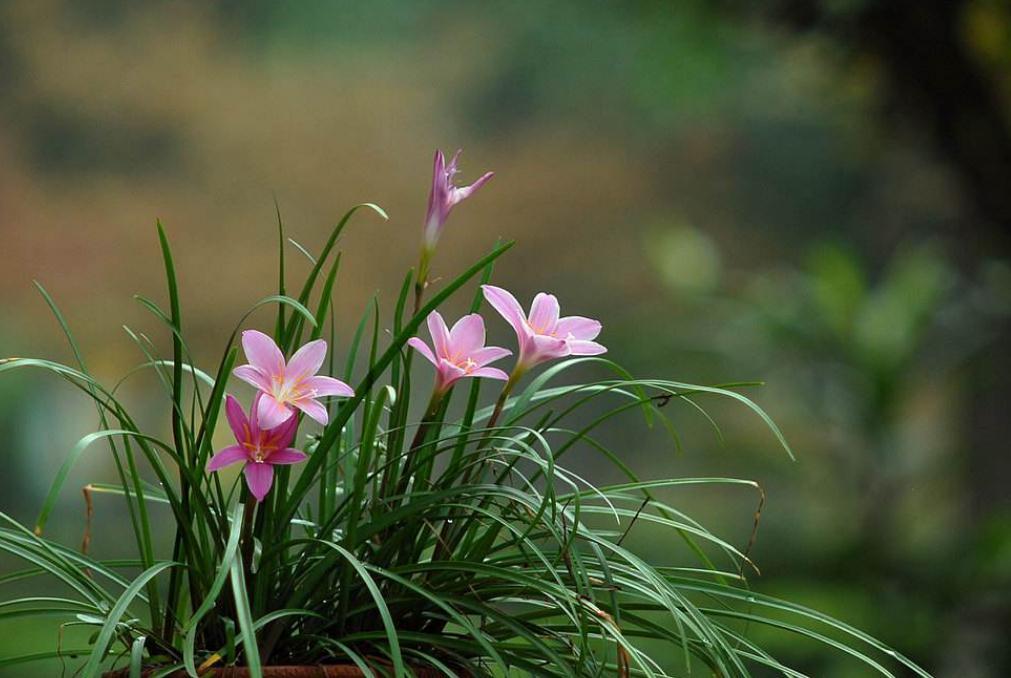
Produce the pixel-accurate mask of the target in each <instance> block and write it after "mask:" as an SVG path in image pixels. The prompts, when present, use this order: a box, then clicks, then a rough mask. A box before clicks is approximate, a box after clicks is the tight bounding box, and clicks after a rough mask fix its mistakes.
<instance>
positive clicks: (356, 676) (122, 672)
mask: <svg viewBox="0 0 1011 678" xmlns="http://www.w3.org/2000/svg"><path fill="white" fill-rule="evenodd" d="M157 670H158V669H145V670H144V671H143V672H142V673H141V676H142V677H143V678H148V677H149V676H151V675H153V674H154V673H155V672H156V671H157ZM412 671H413V672H414V675H415V676H417V677H418V678H437V677H438V676H442V675H443V674H442V673H441V672H439V671H435V670H434V669H412ZM364 675H365V674H363V673H362V672H361V670H360V669H359V668H358V667H357V666H344V665H335V664H329V665H325V666H324V665H316V666H264V667H263V678H361V677H362V676H364ZM129 676H130V670H129V669H119V670H118V671H109V672H107V673H103V674H102V678H129ZM201 676H202V678H249V669H247V668H245V667H234V666H226V667H223V668H216V669H215V668H212V669H208V670H207V671H206V672H204V673H202V674H201ZM169 678H187V674H186V672H185V671H176V672H175V673H173V674H171V675H170V676H169Z"/></svg>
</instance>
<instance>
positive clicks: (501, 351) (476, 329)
mask: <svg viewBox="0 0 1011 678" xmlns="http://www.w3.org/2000/svg"><path fill="white" fill-rule="evenodd" d="M428 331H429V332H430V333H431V335H432V345H433V346H434V347H435V350H434V351H433V350H432V349H430V348H429V347H428V345H427V344H426V343H425V342H424V341H422V340H421V339H419V338H418V337H411V338H410V339H408V340H407V343H408V344H409V345H410V346H411V347H412V348H414V349H415V350H416V351H417V352H418V353H420V354H421V355H423V356H424V357H425V358H426V359H427V360H428V361H429V362H430V363H432V364H433V365H435V391H436V393H445V392H446V391H447V390H448V389H449V387H450V386H452V385H453V383H454V382H455V381H456V380H457V379H462V378H463V377H485V378H487V379H501V380H502V381H507V380H508V379H509V375H508V374H506V373H505V372H503V371H502V370H500V369H498V368H496V367H487V365H488V364H489V363H493V362H495V361H496V360H500V359H501V358H505V357H506V356H507V355H512V351H510V350H509V349H507V348H499V347H498V346H485V345H484V318H482V317H481V316H479V315H478V314H477V313H471V314H470V315H465V316H463V317H462V318H460V319H459V320H457V321H456V324H455V325H453V329H449V328H448V327H447V326H446V321H445V320H443V319H442V315H440V314H439V312H438V311H432V314H431V315H430V316H428Z"/></svg>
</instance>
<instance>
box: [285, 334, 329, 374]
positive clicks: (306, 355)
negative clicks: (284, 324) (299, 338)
mask: <svg viewBox="0 0 1011 678" xmlns="http://www.w3.org/2000/svg"><path fill="white" fill-rule="evenodd" d="M325 358H326V342H325V341H323V340H322V339H317V340H316V341H310V342H309V343H308V344H306V345H305V346H303V347H302V348H300V349H298V350H297V351H295V355H293V356H291V360H289V361H288V367H287V368H285V371H284V373H285V378H286V379H290V380H291V381H298V380H299V379H304V378H306V377H309V376H312V375H314V374H316V373H317V372H319V368H321V367H322V366H323V360H324V359H325Z"/></svg>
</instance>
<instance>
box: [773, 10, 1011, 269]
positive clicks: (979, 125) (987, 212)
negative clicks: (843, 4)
mask: <svg viewBox="0 0 1011 678" xmlns="http://www.w3.org/2000/svg"><path fill="white" fill-rule="evenodd" d="M969 4H970V3H969V2H968V0H877V1H874V0H869V1H867V2H857V3H853V5H852V7H853V9H851V10H848V11H839V10H838V9H835V8H837V7H839V6H840V5H839V3H832V2H823V1H820V0H780V1H775V0H774V1H773V2H772V3H771V4H770V5H767V7H768V8H769V14H770V16H771V17H772V18H773V19H774V20H775V21H776V22H777V23H780V24H784V25H787V26H789V27H791V28H792V29H793V30H798V31H813V32H818V33H821V34H824V35H827V36H828V37H830V38H832V39H833V40H835V41H837V42H838V43H839V45H840V48H841V49H844V50H850V51H852V52H853V53H854V54H860V55H870V56H871V57H873V58H874V59H875V60H876V61H877V63H878V64H879V66H880V68H881V70H882V72H883V73H884V75H885V78H886V94H885V96H886V101H885V102H884V103H885V104H886V107H887V111H888V112H889V113H892V114H895V115H896V116H897V117H898V120H893V121H894V122H897V123H898V124H907V123H909V122H912V123H913V124H914V125H917V126H918V127H920V128H922V130H923V131H924V132H926V133H927V135H928V137H929V139H930V141H931V144H932V145H933V148H934V150H935V151H936V152H937V154H938V155H939V156H940V157H941V159H942V160H944V161H945V162H946V163H947V164H948V165H949V166H950V167H951V168H952V169H953V170H954V172H955V173H956V175H957V177H958V179H959V182H960V184H961V186H962V190H963V192H964V194H965V196H966V203H967V204H968V205H969V206H970V207H971V209H972V210H973V211H974V212H975V215H974V216H975V217H976V221H977V223H978V227H977V235H978V236H979V237H978V238H977V241H976V242H975V243H972V245H973V246H972V248H971V249H975V250H976V251H977V253H982V252H989V253H992V252H993V251H994V250H995V249H999V250H1000V251H1001V252H1002V253H1005V254H1007V253H1011V120H1009V117H1011V113H1009V106H1008V105H1007V102H1005V101H1003V100H1002V97H1001V94H1000V90H999V86H998V83H997V82H996V80H995V78H994V77H993V75H992V74H990V73H988V72H987V71H986V69H985V67H984V65H983V63H982V61H981V60H980V59H979V58H977V57H976V56H975V55H974V54H973V53H972V50H971V48H970V46H969V45H967V44H966V40H965V35H964V32H963V28H964V17H965V11H966V8H967V7H968V6H969Z"/></svg>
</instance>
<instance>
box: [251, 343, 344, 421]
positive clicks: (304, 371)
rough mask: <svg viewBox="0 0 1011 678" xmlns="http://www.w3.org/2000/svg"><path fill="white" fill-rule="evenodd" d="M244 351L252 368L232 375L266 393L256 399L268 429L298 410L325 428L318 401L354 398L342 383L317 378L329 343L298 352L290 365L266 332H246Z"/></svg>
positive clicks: (261, 417) (304, 348) (308, 347)
mask: <svg viewBox="0 0 1011 678" xmlns="http://www.w3.org/2000/svg"><path fill="white" fill-rule="evenodd" d="M242 350H243V351H245V352H246V360H248V361H249V364H248V365H240V366H239V367H236V368H235V370H234V372H233V374H234V375H235V376H237V377H238V378H239V379H242V380H243V381H245V382H246V383H248V384H252V385H253V386H255V387H256V388H258V389H259V390H260V391H262V392H263V397H262V398H259V399H257V406H256V414H257V416H258V418H259V420H260V422H261V423H262V424H263V425H264V426H265V427H267V428H274V427H275V426H278V425H280V424H281V423H282V422H284V421H286V420H287V419H288V418H289V417H291V416H292V415H293V414H294V413H295V409H299V410H302V411H303V412H305V413H306V414H307V415H309V416H310V417H312V418H313V419H315V420H316V421H318V422H319V423H320V424H324V425H325V424H326V422H327V412H326V408H325V407H324V406H323V405H322V404H321V403H319V402H318V401H317V400H316V399H317V398H322V397H324V396H345V397H350V396H353V395H354V394H355V392H354V391H353V390H352V389H351V387H350V386H348V385H347V384H345V383H344V382H343V381H341V380H339V379H334V378H333V377H321V376H316V373H317V372H319V368H320V367H322V366H323V358H325V357H326V342H325V341H323V340H322V339H317V340H316V341H310V342H309V343H308V344H306V345H305V346H303V347H302V348H300V349H298V350H297V351H296V352H295V355H293V356H292V357H291V360H290V361H289V362H288V363H287V364H285V362H284V354H283V353H281V349H279V348H278V347H277V344H275V343H274V340H273V339H271V338H270V337H268V336H267V335H266V334H264V333H263V332H257V331H256V330H246V331H245V332H243V333H242ZM293 408H294V409H293Z"/></svg>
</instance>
